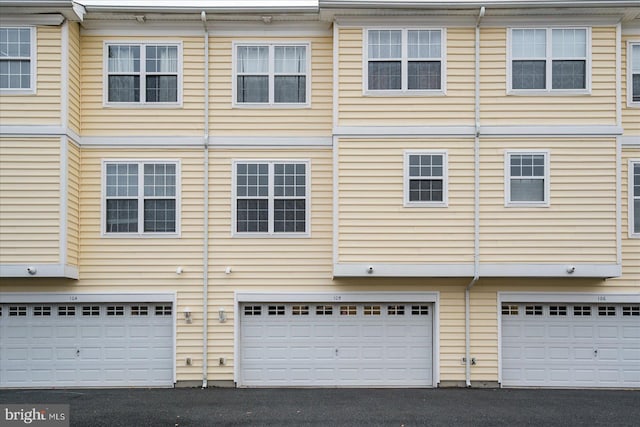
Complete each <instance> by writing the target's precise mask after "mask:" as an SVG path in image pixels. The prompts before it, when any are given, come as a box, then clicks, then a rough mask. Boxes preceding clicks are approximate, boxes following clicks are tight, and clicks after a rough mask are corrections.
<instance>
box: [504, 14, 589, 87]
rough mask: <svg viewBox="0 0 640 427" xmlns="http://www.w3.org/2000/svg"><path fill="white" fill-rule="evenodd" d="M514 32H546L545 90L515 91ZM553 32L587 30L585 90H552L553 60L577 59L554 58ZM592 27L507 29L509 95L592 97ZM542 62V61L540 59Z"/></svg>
mask: <svg viewBox="0 0 640 427" xmlns="http://www.w3.org/2000/svg"><path fill="white" fill-rule="evenodd" d="M513 30H545V31H546V40H545V41H546V48H545V58H544V60H545V66H546V69H545V74H546V81H545V89H514V88H513V73H512V71H513V69H512V65H513V43H512V42H513ZM553 30H585V31H586V43H587V46H586V49H587V50H586V57H585V58H584V59H585V88H584V89H552V82H553V73H552V70H553V60H554V59H560V60H561V59H576V58H554V57H553V39H552V34H553ZM591 45H592V37H591V27H572V26H554V27H509V28H507V95H590V94H591V76H592V67H591V56H592V55H591V49H592V47H591ZM540 60H541V59H540Z"/></svg>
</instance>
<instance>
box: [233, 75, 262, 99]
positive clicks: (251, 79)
mask: <svg viewBox="0 0 640 427" xmlns="http://www.w3.org/2000/svg"><path fill="white" fill-rule="evenodd" d="M237 92H238V102H269V77H267V76H238V88H237Z"/></svg>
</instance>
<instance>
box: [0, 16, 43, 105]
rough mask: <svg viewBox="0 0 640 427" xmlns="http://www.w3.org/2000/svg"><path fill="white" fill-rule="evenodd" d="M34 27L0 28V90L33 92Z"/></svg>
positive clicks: (6, 91)
mask: <svg viewBox="0 0 640 427" xmlns="http://www.w3.org/2000/svg"><path fill="white" fill-rule="evenodd" d="M35 51H36V49H35V29H34V28H24V27H22V28H19V27H15V28H14V27H1V28H0V90H2V91H3V92H5V93H33V92H35V69H36V68H35Z"/></svg>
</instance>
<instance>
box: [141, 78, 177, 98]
mask: <svg viewBox="0 0 640 427" xmlns="http://www.w3.org/2000/svg"><path fill="white" fill-rule="evenodd" d="M147 102H178V77H177V76H147Z"/></svg>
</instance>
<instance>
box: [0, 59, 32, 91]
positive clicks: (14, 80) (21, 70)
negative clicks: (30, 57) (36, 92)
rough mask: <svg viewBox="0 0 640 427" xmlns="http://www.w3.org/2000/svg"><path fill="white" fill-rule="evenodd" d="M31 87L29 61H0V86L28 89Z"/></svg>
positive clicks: (3, 87)
mask: <svg viewBox="0 0 640 427" xmlns="http://www.w3.org/2000/svg"><path fill="white" fill-rule="evenodd" d="M30 87H31V61H23V60H2V61H0V88H2V89H28V88H30Z"/></svg>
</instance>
